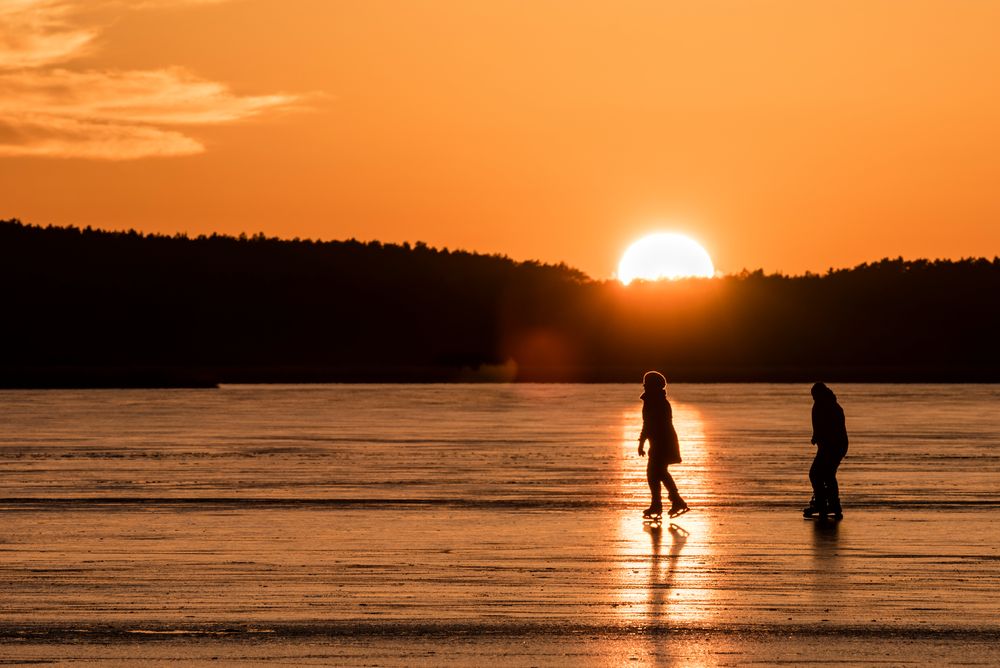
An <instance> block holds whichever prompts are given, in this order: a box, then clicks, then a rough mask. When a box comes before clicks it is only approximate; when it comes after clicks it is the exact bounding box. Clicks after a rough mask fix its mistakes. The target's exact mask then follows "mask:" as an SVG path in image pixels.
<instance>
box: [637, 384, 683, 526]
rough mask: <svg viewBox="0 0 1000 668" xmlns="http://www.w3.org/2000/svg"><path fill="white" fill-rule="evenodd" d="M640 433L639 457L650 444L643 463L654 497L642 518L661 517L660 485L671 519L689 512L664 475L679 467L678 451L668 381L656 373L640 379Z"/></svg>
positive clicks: (669, 478) (671, 480)
mask: <svg viewBox="0 0 1000 668" xmlns="http://www.w3.org/2000/svg"><path fill="white" fill-rule="evenodd" d="M642 387H643V390H644V391H643V393H642V396H641V397H640V399H642V433H640V434H639V456H640V457H643V456H645V454H646V452H645V445H646V441H647V440H648V441H649V460H648V462H647V463H646V482H648V483H649V491H650V493H652V495H653V502H652V504H650V506H649V508H647V509H646V510H645V511H644V512H643V513H642V516H643V517H659V516H661V515H662V514H663V502H662V500H661V497H660V483H663V485H664V486H665V487H666V488H667V495H668V496H669V498H670V510H669V511H667V514H668V515H670V517H677V516H678V515H680V514H682V513H684V512H686V511H687V510H688V505H687V504H686V503H685V502H684V499H682V498H681V495H680V493H679V492H678V491H677V485H676V484H675V483H674V479H673V478H672V477H671V476H670V473H669V472H668V471H667V467H668V466H669V465H671V464H680V463H681V449H680V444H679V443H678V441H677V432H676V431H674V424H673V411H672V410H671V409H670V402H669V401H667V379H666V378H664V377H663V375H662V374H660V373H658V372H656V371H649V372H647V373H646V375H645V376H643V377H642Z"/></svg>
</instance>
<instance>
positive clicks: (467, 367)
mask: <svg viewBox="0 0 1000 668" xmlns="http://www.w3.org/2000/svg"><path fill="white" fill-rule="evenodd" d="M0 286H2V287H0V294H2V302H0V303H2V305H3V306H2V308H3V313H4V318H3V321H4V325H3V327H2V328H0V386H6V387H68V386H173V385H179V386H199V385H205V386H210V385H214V384H216V383H225V382H312V381H366V382H367V381H371V382H378V381H417V382H423V381H457V380H469V381H476V380H518V381H583V382H590V381H635V380H636V379H637V378H639V377H641V374H642V372H643V371H644V370H646V369H649V368H659V369H663V370H665V371H666V372H667V374H668V377H669V378H670V380H671V381H727V380H728V381H797V382H799V381H809V380H814V379H818V378H822V379H825V380H829V381H841V382H842V381H851V380H856V381H987V382H995V381H998V380H1000V353H998V351H997V344H996V341H998V340H1000V336H998V334H1000V308H998V306H1000V304H998V302H1000V259H998V258H994V259H993V260H987V259H965V260H959V261H948V260H934V261H929V260H915V261H905V260H903V259H901V258H900V259H894V260H892V259H884V260H881V261H879V262H874V263H870V264H862V265H859V266H857V267H854V268H852V269H841V270H831V271H829V272H828V273H826V274H824V275H816V274H806V275H805V276H794V277H791V276H784V275H778V274H772V275H767V274H764V273H763V272H762V271H755V272H746V271H744V272H743V273H741V274H738V275H732V276H727V277H724V278H718V279H689V280H682V281H669V282H655V283H642V282H638V283H633V284H632V285H630V286H628V287H626V286H622V285H620V284H619V283H618V282H617V281H594V280H591V279H590V278H588V277H587V276H586V275H585V274H583V273H581V272H579V271H577V270H575V269H572V268H570V267H567V266H565V265H546V264H541V263H538V262H515V261H513V260H511V259H509V258H507V257H503V256H498V255H481V254H476V253H470V252H465V251H449V250H448V249H435V248H431V247H428V246H427V245H425V244H422V243H417V244H416V245H414V246H410V245H409V244H402V245H396V244H382V243H379V242H367V243H365V242H360V241H356V240H349V241H329V242H318V241H311V240H299V239H294V240H281V239H276V238H270V237H265V236H263V235H256V236H253V237H246V236H242V235H241V236H240V237H238V238H237V237H230V236H222V235H215V234H213V235H211V236H199V237H197V238H188V237H186V236H183V235H177V236H162V235H143V234H139V233H137V232H135V231H129V232H107V231H99V230H92V229H89V228H88V229H83V230H81V229H78V228H73V227H51V226H50V227H44V228H43V227H38V226H32V225H25V224H23V223H21V222H20V221H18V220H8V221H0Z"/></svg>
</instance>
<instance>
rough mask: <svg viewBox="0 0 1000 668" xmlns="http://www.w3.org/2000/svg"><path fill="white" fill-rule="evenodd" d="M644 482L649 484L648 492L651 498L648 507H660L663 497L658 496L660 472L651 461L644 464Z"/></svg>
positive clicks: (652, 508) (656, 508)
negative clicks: (651, 500) (651, 501)
mask: <svg viewBox="0 0 1000 668" xmlns="http://www.w3.org/2000/svg"><path fill="white" fill-rule="evenodd" d="M646 483H647V484H649V493H650V495H651V496H652V498H653V503H652V504H651V505H650V509H651V510H658V509H660V508H662V507H663V499H662V497H661V496H660V474H659V472H658V471H657V467H656V466H655V465H654V462H652V461H650V462H649V463H648V464H646Z"/></svg>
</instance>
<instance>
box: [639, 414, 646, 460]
mask: <svg viewBox="0 0 1000 668" xmlns="http://www.w3.org/2000/svg"><path fill="white" fill-rule="evenodd" d="M646 438H647V437H646V423H645V422H643V423H642V431H640V432H639V456H640V457H645V456H646V448H645V445H646Z"/></svg>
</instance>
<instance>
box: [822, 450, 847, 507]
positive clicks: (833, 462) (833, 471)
mask: <svg viewBox="0 0 1000 668" xmlns="http://www.w3.org/2000/svg"><path fill="white" fill-rule="evenodd" d="M841 459H842V457H838V456H835V455H833V456H829V457H827V458H826V462H825V467H824V468H825V470H824V483H825V487H826V502H827V505H828V507H829V509H830V511H831V512H833V513H834V514H836V515H840V514H842V512H843V511H842V510H841V507H840V485H838V484H837V468H838V467H839V466H840V461H841Z"/></svg>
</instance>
